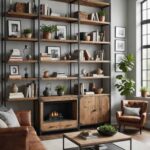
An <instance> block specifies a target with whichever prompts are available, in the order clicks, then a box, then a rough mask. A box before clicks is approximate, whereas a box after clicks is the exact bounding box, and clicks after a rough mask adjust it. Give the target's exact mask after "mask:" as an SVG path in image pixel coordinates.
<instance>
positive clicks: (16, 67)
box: [9, 65, 19, 75]
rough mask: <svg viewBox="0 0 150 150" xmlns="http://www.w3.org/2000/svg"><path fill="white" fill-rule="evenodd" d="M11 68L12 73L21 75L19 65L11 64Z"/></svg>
mask: <svg viewBox="0 0 150 150" xmlns="http://www.w3.org/2000/svg"><path fill="white" fill-rule="evenodd" d="M9 69H10V74H11V75H19V65H11V66H9Z"/></svg>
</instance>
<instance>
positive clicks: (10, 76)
mask: <svg viewBox="0 0 150 150" xmlns="http://www.w3.org/2000/svg"><path fill="white" fill-rule="evenodd" d="M21 78H22V77H21V75H20V74H17V75H14V74H10V75H9V79H21Z"/></svg>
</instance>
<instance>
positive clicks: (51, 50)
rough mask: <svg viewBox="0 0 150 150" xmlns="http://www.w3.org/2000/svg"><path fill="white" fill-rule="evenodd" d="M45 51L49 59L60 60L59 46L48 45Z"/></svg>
mask: <svg viewBox="0 0 150 150" xmlns="http://www.w3.org/2000/svg"><path fill="white" fill-rule="evenodd" d="M47 52H48V55H49V56H50V58H51V60H60V47H59V46H48V47H47Z"/></svg>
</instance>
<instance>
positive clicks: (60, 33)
mask: <svg viewBox="0 0 150 150" xmlns="http://www.w3.org/2000/svg"><path fill="white" fill-rule="evenodd" d="M56 37H57V39H59V40H66V37H67V27H66V26H59V25H58V26H57V32H56Z"/></svg>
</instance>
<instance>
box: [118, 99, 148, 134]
mask: <svg viewBox="0 0 150 150" xmlns="http://www.w3.org/2000/svg"><path fill="white" fill-rule="evenodd" d="M124 106H126V107H134V108H140V115H139V116H128V115H124ZM147 106H148V102H147V101H142V100H122V101H121V111H117V113H116V118H117V122H118V125H119V130H120V128H121V125H124V127H125V126H132V127H136V128H139V129H140V134H141V133H142V129H143V126H144V124H145V122H146V117H147Z"/></svg>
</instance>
